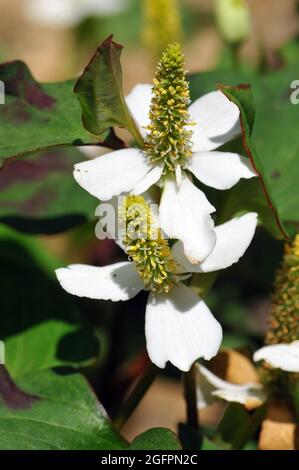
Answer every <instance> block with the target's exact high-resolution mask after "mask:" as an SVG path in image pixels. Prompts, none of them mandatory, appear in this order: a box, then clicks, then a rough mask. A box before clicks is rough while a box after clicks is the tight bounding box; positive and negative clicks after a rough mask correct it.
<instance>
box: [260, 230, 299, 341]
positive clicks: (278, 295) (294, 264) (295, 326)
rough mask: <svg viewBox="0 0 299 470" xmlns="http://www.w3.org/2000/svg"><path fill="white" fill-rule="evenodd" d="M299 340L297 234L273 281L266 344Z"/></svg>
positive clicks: (298, 253) (298, 254) (298, 251)
mask: <svg viewBox="0 0 299 470" xmlns="http://www.w3.org/2000/svg"><path fill="white" fill-rule="evenodd" d="M295 340H299V234H298V235H297V236H296V238H295V241H294V243H293V244H292V245H291V246H289V245H287V246H286V249H285V254H284V258H283V262H282V266H281V268H280V270H279V271H278V272H277V275H276V279H275V283H274V294H273V296H272V305H271V309H270V328H269V331H268V333H267V336H266V341H265V342H266V344H277V343H291V342H292V341H295Z"/></svg>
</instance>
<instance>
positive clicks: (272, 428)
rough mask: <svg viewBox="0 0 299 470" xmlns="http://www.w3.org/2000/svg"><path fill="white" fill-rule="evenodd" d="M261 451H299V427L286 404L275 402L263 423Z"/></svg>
mask: <svg viewBox="0 0 299 470" xmlns="http://www.w3.org/2000/svg"><path fill="white" fill-rule="evenodd" d="M259 448H260V449H261V450H298V449H299V426H298V424H296V419H295V416H294V413H293V412H292V410H291V408H290V407H288V406H287V405H286V404H285V403H284V402H281V401H273V402H272V403H271V404H270V406H269V408H268V412H267V416H266V419H265V420H264V421H263V423H262V429H261V432H260V437H259Z"/></svg>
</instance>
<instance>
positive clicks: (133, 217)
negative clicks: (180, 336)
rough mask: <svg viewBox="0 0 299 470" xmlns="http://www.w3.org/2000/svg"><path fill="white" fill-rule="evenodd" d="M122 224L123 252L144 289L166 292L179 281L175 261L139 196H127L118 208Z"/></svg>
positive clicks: (146, 205) (151, 215) (150, 212)
mask: <svg viewBox="0 0 299 470" xmlns="http://www.w3.org/2000/svg"><path fill="white" fill-rule="evenodd" d="M120 217H121V220H122V222H124V224H125V236H124V239H123V244H124V247H125V250H126V253H127V254H128V255H129V257H130V259H131V260H132V261H133V263H134V264H135V266H136V269H137V271H138V273H139V275H140V277H141V279H142V281H143V283H144V286H145V288H146V289H147V290H151V291H153V292H156V293H167V292H169V291H170V289H171V288H172V287H173V285H174V284H176V283H177V281H178V276H177V275H176V271H177V264H176V262H175V260H174V259H173V257H172V254H171V250H170V248H169V245H168V243H167V241H166V240H164V239H163V237H162V234H161V231H160V229H158V228H157V226H156V224H155V222H154V217H153V214H152V211H151V209H150V207H149V206H148V204H147V203H146V202H145V200H144V198H143V197H142V196H127V197H126V198H124V202H123V205H122V206H121V208H120Z"/></svg>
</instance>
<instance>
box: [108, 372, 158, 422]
mask: <svg viewBox="0 0 299 470" xmlns="http://www.w3.org/2000/svg"><path fill="white" fill-rule="evenodd" d="M158 373H159V369H158V368H157V367H156V366H155V365H154V364H150V365H149V366H148V367H147V369H146V371H145V372H144V374H143V375H142V376H141V378H140V379H139V380H138V382H137V384H136V385H135V387H134V389H133V391H132V392H131V394H130V395H129V397H128V399H127V400H126V401H125V402H124V404H123V405H122V407H121V410H120V412H119V414H118V416H117V417H116V418H115V420H114V426H115V428H116V429H121V428H122V427H123V425H124V424H125V422H126V421H127V419H128V418H129V417H130V416H131V414H132V413H133V411H134V410H135V408H137V406H138V405H139V403H140V401H141V400H142V398H143V397H144V395H145V393H146V392H147V390H148V389H149V387H150V386H151V384H152V383H153V381H154V380H155V378H156V376H157V374H158Z"/></svg>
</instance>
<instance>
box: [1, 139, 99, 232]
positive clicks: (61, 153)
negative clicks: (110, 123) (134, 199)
mask: <svg viewBox="0 0 299 470" xmlns="http://www.w3.org/2000/svg"><path fill="white" fill-rule="evenodd" d="M82 160H84V156H83V155H82V154H81V153H80V152H79V151H78V150H77V149H76V148H68V149H66V148H65V149H58V148H56V149H52V150H48V151H47V152H43V153H38V154H36V155H34V156H31V157H30V158H26V159H23V160H14V161H12V162H10V163H9V164H8V165H5V166H4V167H3V168H2V170H1V171H0V187H1V200H0V222H2V223H5V224H7V225H10V226H12V227H15V228H17V229H18V230H21V231H24V232H27V233H39V234H45V233H48V234H49V233H59V232H62V231H64V230H67V229H69V228H71V227H75V226H77V225H79V224H82V223H83V222H85V221H88V220H94V217H95V208H96V205H97V201H96V200H95V199H94V198H93V197H92V196H90V195H89V194H88V193H87V192H86V191H84V190H83V189H82V188H81V187H80V186H79V185H78V184H77V183H76V181H75V180H74V178H73V166H74V165H75V164H76V163H78V162H81V161H82Z"/></svg>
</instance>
